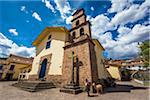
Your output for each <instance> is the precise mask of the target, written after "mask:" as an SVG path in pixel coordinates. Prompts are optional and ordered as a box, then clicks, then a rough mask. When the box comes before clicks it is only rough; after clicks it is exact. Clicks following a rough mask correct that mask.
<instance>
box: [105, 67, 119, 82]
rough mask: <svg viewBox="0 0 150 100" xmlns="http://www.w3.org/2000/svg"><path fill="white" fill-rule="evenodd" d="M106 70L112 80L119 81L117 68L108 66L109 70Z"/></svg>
mask: <svg viewBox="0 0 150 100" xmlns="http://www.w3.org/2000/svg"><path fill="white" fill-rule="evenodd" d="M107 70H108V72H109V73H110V75H111V76H112V77H113V78H115V79H117V80H121V75H120V71H119V68H118V67H117V66H109V68H107Z"/></svg>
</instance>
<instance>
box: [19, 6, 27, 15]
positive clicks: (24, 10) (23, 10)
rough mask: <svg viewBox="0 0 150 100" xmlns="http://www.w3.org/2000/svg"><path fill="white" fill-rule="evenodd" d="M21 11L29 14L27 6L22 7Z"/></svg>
mask: <svg viewBox="0 0 150 100" xmlns="http://www.w3.org/2000/svg"><path fill="white" fill-rule="evenodd" d="M20 10H21V11H22V12H25V13H26V14H28V13H29V12H28V11H27V9H26V6H21V8H20Z"/></svg>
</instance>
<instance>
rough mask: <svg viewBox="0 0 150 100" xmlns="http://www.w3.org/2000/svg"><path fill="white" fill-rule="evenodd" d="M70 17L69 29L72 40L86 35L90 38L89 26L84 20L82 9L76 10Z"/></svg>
mask: <svg viewBox="0 0 150 100" xmlns="http://www.w3.org/2000/svg"><path fill="white" fill-rule="evenodd" d="M72 16H73V19H72V21H71V22H72V29H70V36H71V37H72V39H77V38H79V37H81V36H83V35H87V36H88V37H90V38H91V28H90V25H91V24H90V22H89V21H87V20H86V15H85V14H84V9H79V10H77V11H76V12H75V13H74V14H73V15H72Z"/></svg>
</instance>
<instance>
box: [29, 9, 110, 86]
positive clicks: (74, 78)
mask: <svg viewBox="0 0 150 100" xmlns="http://www.w3.org/2000/svg"><path fill="white" fill-rule="evenodd" d="M72 16H73V19H72V28H71V29H70V30H67V29H66V28H65V27H46V28H45V29H44V30H43V32H42V33H41V34H40V35H39V36H38V37H37V39H36V40H35V41H34V42H33V43H32V45H33V46H36V56H35V58H34V60H33V64H32V70H31V72H30V73H29V80H33V81H35V80H45V81H52V82H54V84H56V85H59V86H63V85H65V84H68V83H70V82H75V83H78V84H79V85H81V86H83V85H84V81H85V79H88V80H89V81H91V82H96V81H97V80H98V79H101V78H103V79H105V78H108V77H110V75H109V73H108V72H107V70H106V68H105V67H104V58H103V55H102V53H103V51H104V48H103V46H102V45H101V44H100V42H99V41H98V40H97V39H92V35H91V34H92V33H91V24H90V22H89V21H87V20H86V15H85V12H84V9H79V10H77V11H76V12H75V13H74V14H73V15H72Z"/></svg>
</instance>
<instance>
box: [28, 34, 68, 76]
mask: <svg viewBox="0 0 150 100" xmlns="http://www.w3.org/2000/svg"><path fill="white" fill-rule="evenodd" d="M50 34H51V38H52V41H51V47H50V48H49V49H45V48H46V42H47V40H48V36H49V35H50ZM66 38H67V34H66V33H65V32H59V31H55V32H50V33H49V34H48V35H47V36H46V37H45V38H44V39H43V40H42V41H41V43H40V44H39V45H38V46H37V56H36V57H34V60H33V64H32V70H31V72H30V73H29V75H35V74H37V73H38V68H39V66H40V58H41V57H43V56H45V55H48V54H52V58H51V62H50V63H51V64H50V69H49V72H48V74H50V75H61V74H62V64H63V57H64V49H63V47H64V46H65V40H66Z"/></svg>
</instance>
